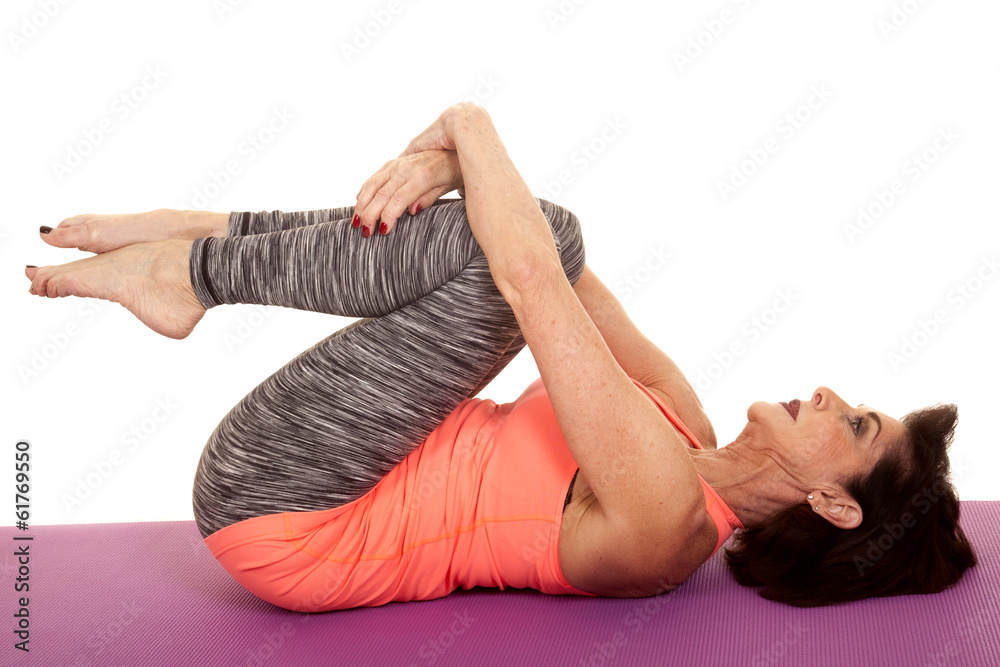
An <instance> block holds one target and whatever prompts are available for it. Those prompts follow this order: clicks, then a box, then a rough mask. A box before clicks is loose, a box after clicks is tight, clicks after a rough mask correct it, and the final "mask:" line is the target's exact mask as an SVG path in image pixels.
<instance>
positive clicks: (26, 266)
mask: <svg viewBox="0 0 1000 667" xmlns="http://www.w3.org/2000/svg"><path fill="white" fill-rule="evenodd" d="M24 268H26V269H37V268H38V267H37V266H35V265H34V264H25V265H24Z"/></svg>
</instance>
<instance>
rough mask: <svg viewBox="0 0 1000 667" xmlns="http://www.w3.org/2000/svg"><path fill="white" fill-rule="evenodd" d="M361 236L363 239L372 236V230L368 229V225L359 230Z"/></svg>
mask: <svg viewBox="0 0 1000 667" xmlns="http://www.w3.org/2000/svg"><path fill="white" fill-rule="evenodd" d="M361 235H362V236H364V237H365V238H368V237H369V236H371V235H372V228H371V227H369V226H368V225H365V228H364V229H362V230H361Z"/></svg>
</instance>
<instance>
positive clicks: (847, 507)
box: [813, 489, 864, 530]
mask: <svg viewBox="0 0 1000 667" xmlns="http://www.w3.org/2000/svg"><path fill="white" fill-rule="evenodd" d="M816 507H819V509H818V510H816V509H815V508H816ZM813 509H814V510H815V511H816V513H817V514H819V515H820V516H821V517H823V518H824V519H826V520H827V521H829V522H830V523H832V524H833V525H835V526H836V527H837V528H843V529H845V530H849V529H851V528H857V527H858V526H860V525H861V520H862V519H863V518H864V516H863V515H862V512H861V505H858V503H857V501H856V500H854V498H852V497H851V496H850V495H848V493H847V492H846V491H844V490H843V489H836V490H834V489H830V490H827V491H823V492H822V493H820V497H819V499H818V500H817V501H815V503H814V505H813Z"/></svg>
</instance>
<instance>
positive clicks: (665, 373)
mask: <svg viewBox="0 0 1000 667" xmlns="http://www.w3.org/2000/svg"><path fill="white" fill-rule="evenodd" d="M573 291H574V292H576V296H577V298H578V299H580V303H582V304H583V307H584V309H586V311H587V314H588V315H589V316H590V319H591V320H592V321H593V322H594V324H595V325H596V326H597V328H598V330H599V331H600V332H601V337H602V338H604V342H605V343H606V344H607V346H608V348H609V349H610V350H611V353H612V354H613V355H614V357H615V360H616V361H617V362H618V365H619V366H621V367H622V369H623V370H624V371H625V373H626V374H628V376H629V377H632V378H635V379H636V380H638V381H639V382H641V383H642V385H643V386H644V387H646V388H647V389H652V390H654V391H659V392H660V393H661V394H663V395H664V396H665V398H666V400H667V404H668V405H669V406H670V407H671V409H673V411H674V413H675V414H676V415H677V416H678V417H679V418H680V420H681V421H682V422H684V424H685V425H686V426H687V427H688V428H689V429H691V431H692V432H693V433H694V434H695V436H696V437H697V438H698V441H699V443H700V444H701V446H702V447H704V448H705V449H716V448H717V447H718V443H717V439H716V437H715V430H714V429H713V428H712V422H711V421H709V419H708V416H707V415H706V414H705V410H704V408H703V407H702V405H701V401H700V400H699V399H698V394H697V393H696V392H695V390H694V387H693V386H692V385H691V383H690V382H689V381H688V379H687V378H686V377H685V376H684V373H683V372H682V371H681V369H680V368H679V367H678V366H677V364H676V363H674V360H673V359H671V358H670V357H669V356H667V355H666V354H665V353H664V352H663V351H662V350H661V349H660V348H658V347H657V346H656V345H655V344H654V343H653V341H651V340H649V338H647V337H646V336H645V335H644V334H643V333H642V332H641V331H640V330H639V328H638V327H637V326H636V325H635V323H634V322H632V319H631V318H630V317H629V316H628V313H626V312H625V308H624V307H622V304H621V302H620V301H618V298H617V297H615V295H614V294H613V293H612V292H611V290H610V289H608V287H607V286H606V285H605V284H604V283H603V282H601V280H600V279H599V278H598V277H597V275H596V274H595V273H594V272H593V271H592V270H591V269H590V267H589V266H586V267H584V269H583V274H582V275H581V276H580V279H579V280H578V281H577V283H576V285H574V286H573Z"/></svg>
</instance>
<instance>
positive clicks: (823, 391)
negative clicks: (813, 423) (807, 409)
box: [812, 385, 840, 410]
mask: <svg viewBox="0 0 1000 667" xmlns="http://www.w3.org/2000/svg"><path fill="white" fill-rule="evenodd" d="M838 400H840V397H839V396H837V394H835V393H834V391H833V390H832V389H830V388H829V387H824V386H822V385H821V386H819V387H816V391H814V392H813V396H812V404H813V407H814V408H816V409H817V410H823V409H825V408H827V407H829V405H830V404H831V403H833V402H835V401H838Z"/></svg>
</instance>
